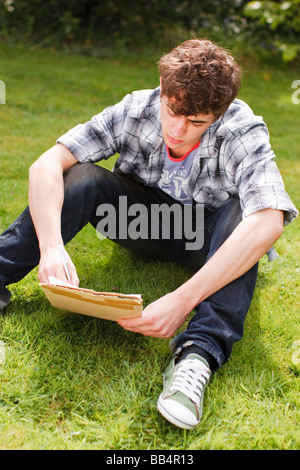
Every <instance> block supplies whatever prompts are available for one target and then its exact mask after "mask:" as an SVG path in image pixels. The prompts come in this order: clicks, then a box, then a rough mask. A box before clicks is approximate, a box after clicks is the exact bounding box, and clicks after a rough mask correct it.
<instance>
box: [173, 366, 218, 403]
mask: <svg viewBox="0 0 300 470" xmlns="http://www.w3.org/2000/svg"><path fill="white" fill-rule="evenodd" d="M209 377H210V374H209V370H208V369H207V367H206V366H205V364H203V363H202V362H200V361H199V360H198V359H188V360H185V361H182V362H181V363H180V365H179V368H178V370H177V372H175V374H174V382H173V385H172V387H171V388H170V390H172V391H178V392H181V393H183V394H184V395H186V396H187V397H188V398H189V399H190V400H192V401H193V402H194V403H195V404H196V405H197V406H199V405H200V399H201V395H202V392H203V390H204V387H205V385H206V383H207V382H208V380H209Z"/></svg>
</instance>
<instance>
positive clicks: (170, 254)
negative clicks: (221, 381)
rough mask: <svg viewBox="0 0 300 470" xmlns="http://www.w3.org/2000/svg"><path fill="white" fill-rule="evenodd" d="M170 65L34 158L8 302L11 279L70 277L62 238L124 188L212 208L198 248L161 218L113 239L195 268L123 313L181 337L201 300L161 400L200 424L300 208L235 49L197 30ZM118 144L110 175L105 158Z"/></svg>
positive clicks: (132, 322)
mask: <svg viewBox="0 0 300 470" xmlns="http://www.w3.org/2000/svg"><path fill="white" fill-rule="evenodd" d="M159 72H160V80H161V86H160V87H158V88H156V89H154V90H143V91H135V92H133V93H132V94H130V95H127V96H125V98H124V99H123V100H122V101H121V102H120V103H118V104H116V105H114V106H112V107H109V108H107V109H105V110H104V111H102V112H101V113H100V114H98V115H96V116H94V117H93V118H92V119H91V120H90V121H89V122H87V123H85V124H79V125H78V126H76V127H75V128H74V129H72V130H70V131H69V132H67V133H66V134H65V135H63V136H62V137H60V138H59V139H58V140H57V143H56V145H55V146H54V147H52V148H51V149H49V150H48V151H47V152H45V153H44V154H43V155H42V156H41V157H40V158H39V159H38V160H37V161H36V162H35V163H34V164H33V165H32V166H31V168H30V175H29V176H30V178H29V208H27V209H25V211H24V212H23V213H22V214H21V215H20V217H19V218H18V219H17V220H16V221H15V222H14V223H13V224H12V226H11V227H10V228H8V230H6V232H4V234H2V236H1V237H0V299H1V300H0V303H1V304H0V305H1V307H2V308H3V307H4V306H6V305H7V304H8V302H9V299H10V292H9V291H8V289H7V288H6V286H7V285H9V284H11V283H14V282H17V281H19V280H20V279H22V278H23V277H24V276H25V275H26V274H27V273H28V272H29V271H30V270H31V269H32V268H33V267H34V266H36V265H37V264H39V281H40V282H48V277H49V276H55V277H57V278H60V279H62V280H66V277H65V272H64V269H63V266H62V263H61V259H60V255H59V252H58V249H57V246H58V245H61V244H66V243H67V242H68V241H69V240H71V239H72V238H73V237H74V236H75V235H76V233H78V231H79V230H80V229H81V228H82V227H84V226H85V225H86V224H87V223H88V222H90V223H91V224H93V226H94V227H97V224H98V223H99V216H98V215H97V208H98V207H99V206H100V205H102V204H111V205H112V206H113V207H115V208H116V211H118V209H119V201H120V196H123V197H124V196H126V198H127V199H126V201H127V207H132V206H133V204H137V203H138V204H142V205H143V207H146V208H147V210H148V211H149V213H150V209H151V207H153V204H156V205H157V204H159V205H162V204H164V205H167V207H170V208H171V207H172V206H173V205H174V203H176V204H177V205H179V207H181V208H184V207H185V206H186V205H189V208H190V209H191V211H192V214H193V218H194V222H195V223H197V217H196V214H197V208H198V207H200V206H203V207H204V210H203V220H202V224H203V227H202V228H203V244H202V246H199V247H197V249H194V248H195V247H194V248H193V249H189V248H188V245H187V237H186V235H185V231H184V230H182V231H181V236H178V233H177V236H175V235H174V233H173V234H172V230H170V236H169V237H168V238H167V239H166V237H164V236H162V233H163V227H162V226H161V227H160V235H161V236H160V237H158V238H157V237H152V238H151V221H150V226H149V232H148V234H147V236H143V237H136V236H134V237H131V238H130V237H129V236H127V237H124V236H119V238H118V234H119V233H120V232H121V231H122V233H124V227H117V228H118V230H117V235H116V239H115V241H116V242H117V243H119V244H120V245H122V246H125V247H127V248H128V249H130V250H133V251H135V252H136V253H138V254H140V255H141V256H144V255H145V254H147V256H150V257H155V258H159V259H162V260H167V261H175V262H180V263H182V264H183V265H186V266H189V267H191V268H193V269H194V271H195V274H194V275H193V276H192V277H191V278H190V279H189V280H188V281H187V282H185V283H184V284H183V285H181V286H180V287H178V288H177V289H176V290H174V291H172V292H169V293H167V294H166V295H164V296H163V297H161V298H159V299H157V300H155V301H154V302H153V303H151V304H150V305H148V306H147V307H146V308H145V309H144V311H143V315H142V316H141V317H139V318H136V319H126V320H125V319H122V320H119V324H120V325H121V326H122V327H123V328H125V329H127V330H130V331H133V332H136V333H141V334H143V335H151V336H154V337H159V338H170V337H172V336H173V335H174V333H175V332H176V330H177V329H178V328H179V327H180V326H181V325H182V324H183V322H184V321H185V320H186V318H187V316H188V315H189V314H190V312H191V311H192V310H195V314H194V315H193V316H192V318H191V319H190V322H189V324H188V326H187V328H186V330H185V331H183V332H181V333H180V334H178V335H177V336H175V337H174V338H173V339H172V340H171V342H170V347H171V350H172V351H173V353H174V355H173V358H172V360H171V362H170V364H169V366H168V368H167V370H166V372H165V374H164V389H163V391H162V393H161V395H160V397H159V399H158V409H159V411H160V412H161V413H162V415H163V416H164V417H165V418H166V419H167V420H169V421H170V422H172V423H173V424H175V425H177V426H179V427H181V428H186V429H192V428H193V427H194V426H196V425H197V424H198V423H199V421H200V419H201V415H202V403H203V395H204V391H205V387H206V385H207V383H208V381H209V378H210V375H211V371H214V370H217V369H218V368H219V367H221V366H222V365H223V364H224V363H225V362H226V361H227V360H228V358H229V356H230V353H231V350H232V347H233V344H234V342H236V341H238V340H239V339H240V338H241V337H242V333H243V323H244V319H245V316H246V313H247V311H248V309H249V306H250V302H251V298H252V295H253V291H254V288H255V283H256V276H257V268H258V260H259V259H260V258H261V257H262V256H263V255H264V254H265V253H268V255H269V258H272V257H274V249H273V248H272V247H273V245H274V243H275V242H276V240H277V239H278V238H279V237H280V235H281V234H282V231H283V226H284V224H288V223H289V222H291V221H292V220H293V218H295V217H296V216H297V210H296V208H295V207H294V205H293V204H292V202H291V200H290V198H289V196H288V194H287V193H286V192H285V189H284V185H283V182H282V179H281V176H280V173H279V171H278V169H277V167H276V164H275V163H274V161H273V158H274V153H273V152H272V150H271V148H270V143H269V136H268V131H267V128H266V125H265V124H264V122H263V120H262V119H261V118H260V117H257V116H255V115H254V114H253V112H252V111H251V109H250V108H249V107H248V106H247V105H246V104H245V103H244V102H243V101H240V100H238V99H236V96H237V94H238V91H239V89H240V79H241V73H240V69H239V67H238V65H237V64H236V63H235V61H234V59H233V58H232V57H231V56H230V54H228V53H227V52H226V51H225V50H223V49H222V48H220V47H219V46H218V45H216V44H214V43H212V42H210V41H208V40H196V39H195V40H190V41H187V42H185V43H183V44H182V45H180V46H178V47H177V48H175V49H174V50H172V51H171V52H170V53H169V54H166V55H164V56H163V57H162V58H161V60H160V61H159ZM116 153H118V154H119V155H120V156H119V158H118V160H117V163H116V165H115V168H114V170H113V171H112V172H110V171H108V170H106V169H103V168H101V167H100V166H98V165H94V162H96V161H99V160H102V159H107V158H109V157H111V156H113V155H115V154H116ZM165 207H166V206H165ZM117 220H118V217H117ZM124 220H128V221H129V220H130V218H129V217H128V219H124ZM164 222H165V221H164V220H163V221H162V224H163V223H164ZM168 222H169V221H168ZM125 228H126V227H125ZM172 228H173V229H174V230H175V229H176V228H177V227H176V226H173V227H172ZM189 228H190V227H189ZM183 232H184V233H183ZM66 256H67V262H68V268H69V272H70V276H71V282H72V283H73V284H74V285H78V283H79V280H78V277H77V273H76V268H75V266H74V264H73V263H72V261H71V259H70V257H69V255H68V254H66ZM1 307H0V308H1Z"/></svg>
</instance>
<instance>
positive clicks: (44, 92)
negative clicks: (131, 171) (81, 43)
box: [0, 45, 300, 450]
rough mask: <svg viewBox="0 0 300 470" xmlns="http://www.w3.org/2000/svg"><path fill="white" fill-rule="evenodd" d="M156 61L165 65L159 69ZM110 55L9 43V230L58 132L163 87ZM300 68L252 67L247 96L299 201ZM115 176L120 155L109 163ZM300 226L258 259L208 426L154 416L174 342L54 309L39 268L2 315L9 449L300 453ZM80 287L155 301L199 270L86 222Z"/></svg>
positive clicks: (4, 165) (15, 289)
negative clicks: (270, 256)
mask: <svg viewBox="0 0 300 470" xmlns="http://www.w3.org/2000/svg"><path fill="white" fill-rule="evenodd" d="M154 62H155V61H154ZM154 62H153V63H147V62H142V61H141V62H137V61H130V60H129V61H128V62H126V61H115V60H111V61H104V60H101V59H99V58H98V59H97V58H93V57H84V56H75V55H73V56H72V55H68V54H66V53H61V52H55V51H51V50H39V49H35V48H32V49H30V48H27V49H25V48H23V47H16V46H14V47H13V46H8V45H0V80H3V81H4V82H5V83H6V104H5V105H0V122H1V124H0V126H1V127H0V194H1V204H0V231H1V233H2V231H3V230H4V229H5V228H7V226H8V225H9V224H10V223H11V222H12V221H13V220H14V219H15V217H17V216H18V214H19V213H20V211H21V210H22V209H23V208H24V206H25V204H27V194H28V168H29V166H30V164H31V163H32V162H33V161H34V160H35V159H36V158H37V157H38V156H39V155H40V154H41V153H43V152H44V151H45V150H46V149H47V148H49V147H51V146H52V145H54V144H55V141H56V138H57V137H59V136H60V135H61V134H63V133H64V132H66V131H67V130H68V129H69V128H71V127H73V126H74V125H76V124H77V123H79V122H84V121H86V120H88V119H89V118H90V117H91V116H92V115H94V114H96V113H98V112H99V111H100V110H101V109H103V108H104V107H105V106H107V105H110V104H113V103H114V102H117V101H118V100H119V99H121V98H122V97H123V96H124V94H126V93H129V92H131V91H132V90H134V89H140V88H152V87H155V86H157V84H158V75H157V72H156V67H155V63H154ZM296 79H300V71H298V72H297V71H295V70H292V71H288V70H286V71H284V72H283V71H275V70H263V69H262V68H259V67H257V69H256V70H254V69H252V70H246V71H245V77H244V86H243V89H242V91H241V93H240V98H242V99H245V100H246V101H247V102H248V103H249V104H250V106H252V108H253V109H254V111H255V113H256V114H259V115H263V116H264V118H265V121H266V123H267V125H268V127H269V130H270V134H271V142H272V145H273V148H274V150H275V152H276V154H277V164H278V166H279V168H280V170H281V172H282V175H283V178H284V182H285V186H286V189H287V190H288V192H289V194H290V195H291V197H292V199H293V202H294V203H295V205H296V206H297V207H298V208H299V207H300V195H299V181H300V163H299V142H300V139H299V123H300V121H299V115H300V105H295V104H293V103H292V101H291V95H292V92H293V90H292V89H291V85H292V82H293V81H294V80H296ZM105 165H107V167H109V168H111V167H112V165H113V159H111V160H109V161H108V162H106V163H105ZM299 240H300V237H299V220H296V221H295V222H293V224H291V225H290V226H288V227H286V228H285V231H284V234H283V236H282V237H281V238H280V240H279V241H278V242H277V244H276V249H277V251H278V253H279V255H280V257H279V259H277V260H276V261H275V262H273V263H268V262H267V260H266V257H264V258H263V259H262V260H261V262H260V269H259V277H258V284H257V288H256V291H255V295H254V299H253V302H252V305H251V308H250V311H249V314H248V316H247V319H246V323H245V333H244V338H243V339H242V340H241V341H240V342H239V343H237V344H236V345H235V347H234V350H233V354H232V357H231V359H230V361H229V362H228V363H227V364H226V365H225V366H223V368H221V369H220V370H219V371H218V372H217V373H215V374H214V375H213V377H212V380H211V383H210V386H209V387H208V389H207V392H206V400H205V408H204V415H203V419H202V422H201V423H200V425H199V426H198V427H197V428H196V429H195V430H193V431H190V432H187V431H183V430H180V429H178V428H176V427H174V426H172V425H171V424H169V423H168V422H167V421H165V420H164V419H163V418H162V417H161V415H160V414H159V413H158V411H157V409H156V401H157V398H158V395H159V394H160V391H161V387H162V373H163V370H164V368H165V366H166V365H167V363H168V362H169V359H170V351H169V347H168V343H169V341H168V340H161V339H156V338H150V337H143V336H141V335H137V334H134V333H130V332H127V331H125V330H123V329H122V328H121V327H120V326H118V325H117V324H116V323H113V322H109V321H105V320H98V319H95V318H89V317H86V316H81V315H76V314H70V313H66V312H62V311H58V310H55V309H53V308H52V307H51V306H50V305H49V303H48V301H47V299H46V297H45V295H44V293H43V292H42V290H41V288H40V287H39V285H38V281H37V269H35V270H34V271H32V272H31V273H30V274H29V275H28V276H27V277H26V278H25V279H24V280H23V281H21V282H20V283H18V284H17V285H12V286H11V291H12V294H13V297H12V302H11V304H10V305H9V307H8V309H7V310H6V311H5V314H3V315H2V316H1V317H0V333H1V337H0V340H1V341H2V343H1V345H2V346H1V347H2V352H3V351H4V352H5V355H4V354H2V356H1V355H0V359H1V361H0V362H1V363H0V449H131V450H132V449H139V450H141V449H151V450H154V449H161V450H164V449H167V450H170V449H177V450H179V449H189V450H191V449H299V447H300V426H299V422H300V413H299V406H300V384H299V380H300V379H299V372H300V327H299V308H300V293H299V287H300V282H299V281H300V259H299V253H300V250H299ZM68 251H69V253H70V255H71V257H72V259H73V261H74V262H75V265H76V267H77V270H78V273H79V277H80V279H81V286H82V287H88V288H93V289H99V290H104V291H105V290H112V289H116V288H117V289H119V291H120V292H124V293H126V292H141V293H142V294H143V298H144V303H145V305H147V304H148V303H150V302H152V301H153V300H155V299H156V298H157V297H159V296H161V295H163V294H165V293H167V292H168V291H170V290H173V289H175V288H176V287H177V286H178V285H180V284H181V283H182V282H184V281H185V280H186V279H187V278H188V277H189V276H190V274H191V273H190V272H189V271H188V270H185V269H183V268H181V267H180V266H177V265H170V264H167V263H165V264H164V263H159V262H156V261H155V262H154V261H153V262H144V261H141V260H140V259H138V258H136V257H135V256H133V255H131V254H129V253H128V252H126V251H125V250H124V249H122V248H120V247H118V246H116V245H114V244H113V243H112V242H110V241H108V240H99V239H98V238H97V236H96V233H95V231H94V229H92V228H91V227H86V228H85V229H84V230H83V231H82V232H81V233H80V234H78V236H77V237H76V238H75V239H74V240H73V241H72V242H70V244H69V245H68Z"/></svg>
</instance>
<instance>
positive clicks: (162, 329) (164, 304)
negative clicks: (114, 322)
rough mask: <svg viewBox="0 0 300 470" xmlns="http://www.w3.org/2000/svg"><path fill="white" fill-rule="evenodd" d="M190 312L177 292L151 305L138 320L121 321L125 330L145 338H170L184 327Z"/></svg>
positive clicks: (120, 323) (119, 321)
mask: <svg viewBox="0 0 300 470" xmlns="http://www.w3.org/2000/svg"><path fill="white" fill-rule="evenodd" d="M189 313H190V310H188V309H187V306H186V305H184V304H183V303H182V301H181V298H180V296H178V295H177V293H176V291H174V292H171V293H169V294H167V295H164V296H163V297H161V298H160V299H158V300H156V301H155V302H152V303H151V304H149V305H148V306H147V307H146V308H145V310H143V314H142V316H141V317H138V318H128V319H119V320H118V323H119V325H121V326H122V327H123V328H125V329H126V330H129V331H133V332H135V333H141V334H142V335H144V336H154V337H157V338H170V337H171V336H172V335H173V334H174V333H175V331H176V330H177V329H178V328H179V327H180V326H181V325H182V323H183V322H184V320H185V319H186V317H187V316H188V314H189Z"/></svg>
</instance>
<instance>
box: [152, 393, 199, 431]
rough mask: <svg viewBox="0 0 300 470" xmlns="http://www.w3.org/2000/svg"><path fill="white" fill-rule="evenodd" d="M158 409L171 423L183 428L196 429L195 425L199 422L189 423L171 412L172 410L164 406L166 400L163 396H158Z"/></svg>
mask: <svg viewBox="0 0 300 470" xmlns="http://www.w3.org/2000/svg"><path fill="white" fill-rule="evenodd" d="M157 409H158V411H159V412H160V414H161V415H162V416H163V417H164V418H165V419H166V420H168V421H170V423H172V424H174V425H175V426H177V427H178V428H181V429H189V430H190V429H194V428H195V426H197V424H198V422H197V423H195V424H191V423H187V422H186V421H183V420H181V419H179V418H176V417H175V416H174V415H173V414H171V413H170V411H169V410H168V409H167V408H166V407H165V406H164V401H163V399H162V398H161V397H159V398H158V401H157Z"/></svg>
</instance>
